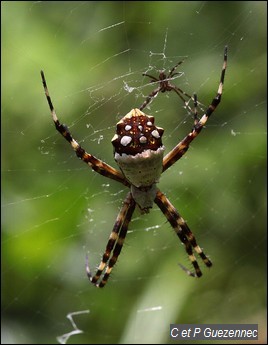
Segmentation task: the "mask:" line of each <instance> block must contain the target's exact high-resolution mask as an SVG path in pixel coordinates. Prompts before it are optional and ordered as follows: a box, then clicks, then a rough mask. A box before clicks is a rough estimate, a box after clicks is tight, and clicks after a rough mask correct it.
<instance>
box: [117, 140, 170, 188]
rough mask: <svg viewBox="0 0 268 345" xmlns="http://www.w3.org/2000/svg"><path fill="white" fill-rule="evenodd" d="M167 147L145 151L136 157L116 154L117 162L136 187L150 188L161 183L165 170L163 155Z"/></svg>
mask: <svg viewBox="0 0 268 345" xmlns="http://www.w3.org/2000/svg"><path fill="white" fill-rule="evenodd" d="M164 150H165V147H164V146H161V147H159V148H158V149H157V150H156V151H153V150H150V149H149V150H145V151H143V152H142V153H137V154H136V155H134V156H132V155H127V154H125V153H123V154H122V155H120V154H119V153H117V152H115V160H116V162H117V164H118V166H119V167H120V169H121V171H122V172H123V174H124V176H125V177H126V179H127V180H128V181H129V182H130V183H131V184H132V185H134V186H135V187H137V188H140V187H149V186H151V185H152V184H154V183H157V182H158V181H159V178H160V176H161V173H162V170H163V155H164Z"/></svg>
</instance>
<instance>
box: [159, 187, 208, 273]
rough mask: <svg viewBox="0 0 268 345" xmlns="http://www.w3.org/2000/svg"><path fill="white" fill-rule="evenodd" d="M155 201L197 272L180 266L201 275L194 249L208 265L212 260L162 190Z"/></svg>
mask: <svg viewBox="0 0 268 345" xmlns="http://www.w3.org/2000/svg"><path fill="white" fill-rule="evenodd" d="M154 202H155V203H156V204H157V206H158V207H159V208H160V210H161V211H162V212H163V213H164V215H165V217H166V218H167V220H168V221H169V223H170V224H171V226H172V228H173V229H174V230H175V232H176V234H177V236H178V237H179V239H180V240H181V242H182V243H183V244H184V245H185V250H186V252H187V254H188V256H189V259H190V261H191V263H192V265H193V267H194V270H195V273H192V272H190V271H189V270H187V269H186V268H185V267H184V266H182V265H180V266H181V267H182V268H183V270H184V271H186V272H187V273H188V274H189V275H190V276H193V277H201V275H202V272H201V270H200V268H199V265H198V262H197V260H196V257H195V255H194V253H193V249H194V251H195V252H196V253H197V254H198V255H199V256H200V257H201V259H202V260H203V262H204V263H205V265H206V266H207V267H210V266H212V262H211V261H210V260H209V259H208V258H207V256H206V255H205V253H204V252H203V251H202V249H201V248H200V247H199V245H198V244H197V243H196V239H195V236H194V234H193V233H192V232H191V230H190V229H189V227H188V225H187V224H186V222H185V220H184V219H183V218H182V217H181V216H180V214H179V212H178V211H177V210H176V209H175V207H174V206H173V205H172V204H171V202H170V201H169V200H168V199H167V198H166V196H165V195H164V194H163V193H162V192H161V191H160V190H158V191H157V194H156V197H155V200H154Z"/></svg>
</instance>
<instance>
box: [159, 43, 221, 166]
mask: <svg viewBox="0 0 268 345" xmlns="http://www.w3.org/2000/svg"><path fill="white" fill-rule="evenodd" d="M226 67H227V47H225V50H224V60H223V66H222V72H221V78H220V85H219V88H218V92H217V94H216V96H215V98H213V100H212V102H211V104H210V105H209V107H208V108H207V110H206V112H205V114H204V115H203V116H202V117H201V119H200V120H199V121H197V117H196V116H195V118H194V127H193V129H192V131H191V132H190V133H189V134H188V135H187V136H186V137H185V138H184V139H182V141H181V142H179V143H178V145H176V146H175V147H174V149H173V150H171V151H170V152H169V153H168V154H167V155H166V156H165V157H164V159H163V171H165V170H167V169H168V168H169V167H170V166H171V165H173V164H174V163H175V162H176V161H177V160H179V159H180V158H181V157H182V156H183V155H184V154H185V152H186V151H187V150H188V148H189V145H190V143H191V142H192V141H193V140H194V139H195V138H196V137H197V136H198V134H199V133H200V132H201V130H202V129H203V127H204V126H205V124H206V122H207V120H208V119H209V117H210V116H211V114H212V113H213V112H214V110H215V109H216V108H217V106H218V105H219V103H220V101H221V96H222V90H223V83H224V76H225V71H226ZM194 102H197V101H196V96H194ZM195 107H196V105H195Z"/></svg>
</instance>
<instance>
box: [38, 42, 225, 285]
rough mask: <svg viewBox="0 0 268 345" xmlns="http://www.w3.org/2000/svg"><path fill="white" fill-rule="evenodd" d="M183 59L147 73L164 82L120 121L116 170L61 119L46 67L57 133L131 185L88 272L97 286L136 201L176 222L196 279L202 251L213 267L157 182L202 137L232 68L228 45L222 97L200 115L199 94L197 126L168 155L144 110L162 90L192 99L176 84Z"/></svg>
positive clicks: (108, 174)
mask: <svg viewBox="0 0 268 345" xmlns="http://www.w3.org/2000/svg"><path fill="white" fill-rule="evenodd" d="M181 63H182V62H179V63H178V64H177V65H176V66H174V67H173V68H172V70H171V71H170V72H169V74H168V75H167V76H166V75H165V73H164V72H163V71H162V72H160V75H159V78H158V79H157V78H155V77H152V76H150V75H148V74H146V73H145V74H144V75H145V76H148V77H150V78H151V79H152V81H153V82H157V83H159V86H158V87H157V88H156V89H155V90H154V91H153V92H152V93H151V94H150V95H149V96H148V97H147V98H146V99H145V101H144V103H143V104H142V105H141V106H140V108H139V109H137V108H136V109H132V110H131V111H130V112H129V113H128V114H127V115H125V116H124V117H123V118H122V119H121V120H120V121H119V122H118V123H117V125H116V134H115V135H114V137H113V138H112V144H113V146H114V158H115V161H116V163H117V164H118V166H119V168H120V170H117V169H114V168H113V167H111V166H110V165H108V164H106V163H104V162H102V161H101V160H99V159H98V158H96V157H95V156H93V155H91V154H90V153H87V152H86V151H85V150H84V149H83V148H82V147H81V146H80V145H79V143H78V142H77V141H76V140H75V139H74V138H73V137H72V135H71V133H70V131H69V129H68V127H67V126H66V125H63V124H61V123H60V122H59V120H58V117H57V115H56V112H55V109H54V107H53V104H52V101H51V98H50V96H49V92H48V88H47V84H46V80H45V76H44V73H43V71H41V77H42V81H43V86H44V90H45V94H46V98H47V101H48V105H49V108H50V111H51V114H52V119H53V121H54V123H55V126H56V129H57V131H59V132H60V134H61V135H62V136H63V137H64V138H65V139H66V140H67V141H68V142H69V143H70V144H71V146H72V148H73V149H74V151H75V152H76V155H77V156H78V157H79V158H80V159H82V160H83V161H84V162H85V163H87V164H88V165H89V166H90V167H91V168H92V169H93V170H95V171H96V172H97V173H99V174H101V175H103V176H105V177H108V178H110V179H113V180H115V181H117V182H120V183H122V184H123V185H125V186H127V187H128V188H130V191H129V192H128V193H127V196H126V198H125V200H124V202H123V205H122V207H121V209H120V211H119V214H118V216H117V218H116V222H115V224H114V227H113V230H112V232H111V234H110V237H109V240H108V243H107V246H106V249H105V252H104V254H103V257H102V260H101V262H100V264H99V266H98V268H97V270H96V273H95V274H94V275H93V274H92V273H91V271H90V269H89V264H88V260H87V263H86V272H87V276H88V278H89V280H90V281H91V283H93V284H94V285H95V286H97V287H100V288H101V287H104V286H105V285H106V283H107V281H108V279H109V276H110V274H111V271H112V269H113V267H114V265H115V263H116V261H117V259H118V256H119V254H120V252H121V249H122V247H123V244H124V240H125V237H126V234H127V230H128V225H129V222H130V220H131V218H132V215H133V212H134V210H135V208H136V205H137V206H138V207H139V209H140V211H141V213H148V212H149V211H150V209H151V208H152V207H153V203H155V204H156V205H157V206H158V207H159V208H160V210H161V211H162V212H163V214H164V215H165V216H166V218H167V220H168V221H169V223H170V224H171V226H172V228H173V229H174V230H175V233H176V234H177V236H178V237H179V239H180V241H181V242H182V243H183V244H184V246H185V250H186V252H187V254H188V256H189V259H190V262H191V263H192V265H193V268H194V272H191V271H190V270H188V269H187V268H185V267H184V266H182V265H180V266H181V267H182V269H183V270H185V271H186V272H187V273H188V274H189V275H190V276H192V277H201V275H202V272H201V270H200V267H199V265H198V262H197V260H196V257H195V254H194V252H196V253H197V254H198V255H199V256H200V258H201V259H202V260H203V262H204V264H205V265H206V266H207V267H210V266H212V262H211V261H210V259H209V258H208V257H207V256H206V255H205V253H204V252H203V250H202V249H201V248H200V246H199V245H198V244H197V242H196V239H195V236H194V234H193V233H192V232H191V230H190V228H189V227H188V225H187V224H186V222H185V220H184V219H183V218H182V217H181V215H180V214H179V212H178V211H177V210H176V209H175V207H174V206H173V205H172V204H171V202H170V201H169V200H168V199H167V197H166V196H165V195H164V194H163V193H162V192H161V191H160V190H159V189H158V188H157V186H156V184H157V182H158V180H159V178H160V176H161V174H162V173H163V172H164V171H166V170H167V169H168V168H169V167H170V166H172V165H173V164H174V163H175V162H176V161H177V160H179V159H180V158H181V157H182V156H183V155H184V154H185V152H186V151H187V150H188V148H189V145H190V143H191V142H192V141H193V140H194V139H195V138H196V137H197V136H198V134H199V133H200V132H201V130H202V129H203V127H204V125H205V124H206V122H207V120H208V118H209V117H210V115H211V114H212V113H213V112H214V110H215V109H216V107H217V106H218V105H219V103H220V101H221V96H222V91H223V83H224V76H225V70H226V67H227V47H225V50H224V60H223V67H222V72H221V78H220V84H219V87H218V91H217V94H216V96H215V97H214V98H213V100H212V102H211V104H210V105H209V107H208V108H207V110H206V111H205V113H204V114H203V116H202V117H201V118H200V120H199V119H198V116H197V96H196V94H194V96H193V101H194V110H193V111H192V110H191V111H192V113H193V114H194V126H193V128H192V130H191V131H190V133H189V134H187V135H186V136H185V137H184V139H182V140H181V141H180V142H179V143H178V144H177V145H176V146H175V147H174V148H173V149H172V150H171V151H170V152H169V153H168V154H166V155H165V156H164V150H165V147H164V146H163V144H162V135H163V132H164V130H163V128H161V127H157V126H155V124H154V117H153V116H149V115H146V114H145V113H143V112H142V110H143V109H144V108H145V107H146V106H147V105H148V104H149V103H150V101H151V100H152V98H154V97H155V96H157V94H158V93H159V92H167V91H175V92H176V93H177V94H178V95H179V97H180V98H181V99H182V100H183V101H184V103H185V104H186V101H185V99H184V97H183V96H186V97H188V98H192V97H191V96H189V95H188V94H186V93H185V92H183V91H182V90H181V89H180V88H178V87H177V86H174V85H172V84H171V83H170V79H171V78H173V76H174V75H175V74H176V73H175V69H176V68H177V67H178V66H179V65H180V64H181Z"/></svg>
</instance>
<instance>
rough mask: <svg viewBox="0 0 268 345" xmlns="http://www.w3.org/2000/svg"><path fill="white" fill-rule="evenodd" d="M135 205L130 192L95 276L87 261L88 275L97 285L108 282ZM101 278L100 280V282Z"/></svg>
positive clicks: (101, 285) (102, 285) (103, 284)
mask: <svg viewBox="0 0 268 345" xmlns="http://www.w3.org/2000/svg"><path fill="white" fill-rule="evenodd" d="M135 206H136V203H135V201H134V199H133V197H132V195H131V193H130V192H129V193H128V194H127V197H126V199H125V201H124V204H123V206H122V208H121V210H120V212H119V214H118V216H117V219H116V222H115V224H114V228H113V231H112V232H111V235H110V237H109V241H108V243H107V246H106V250H105V253H104V254H103V257H102V261H101V263H100V264H99V266H98V268H97V271H96V273H95V275H94V276H92V274H91V272H90V269H89V265H88V261H87V263H86V271H87V276H88V278H89V280H90V281H91V283H92V284H94V285H95V286H97V287H104V286H105V284H106V283H107V280H108V279H109V276H110V274H111V271H112V269H113V266H114V265H115V263H116V261H117V258H118V256H119V254H120V252H121V249H122V247H123V244H124V240H125V237H126V234H127V230H128V225H129V222H130V220H131V217H132V214H133V212H134V210H135ZM105 267H106V268H105ZM104 269H105V272H104V275H103V277H102V278H101V275H102V273H103V271H104ZM99 280H100V282H99V283H98V281H99Z"/></svg>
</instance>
